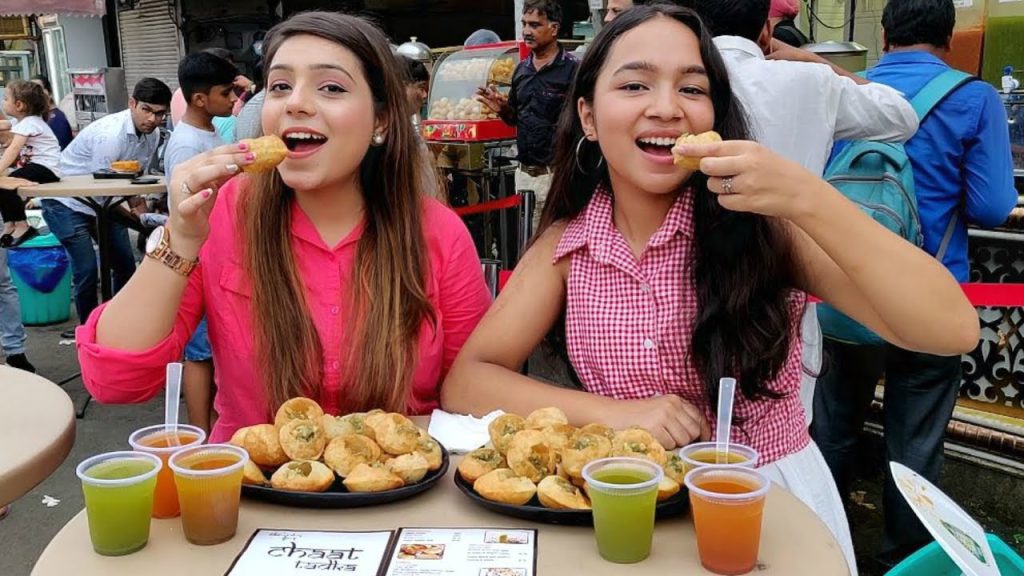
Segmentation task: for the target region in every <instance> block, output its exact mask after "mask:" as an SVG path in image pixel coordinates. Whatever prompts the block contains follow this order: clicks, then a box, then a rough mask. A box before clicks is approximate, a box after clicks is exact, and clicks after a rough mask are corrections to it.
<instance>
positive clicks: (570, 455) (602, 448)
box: [562, 432, 612, 479]
mask: <svg viewBox="0 0 1024 576" xmlns="http://www.w3.org/2000/svg"><path fill="white" fill-rule="evenodd" d="M611 451H612V443H611V441H610V440H608V438H606V437H604V436H601V435H599V434H593V433H590V432H583V433H581V434H577V435H576V438H575V439H574V440H573V441H572V442H570V443H569V446H567V447H566V449H565V451H564V452H562V466H563V467H564V468H565V473H566V474H568V475H569V477H570V478H573V479H576V478H582V477H583V467H584V466H586V465H587V464H588V463H590V462H591V461H592V460H597V459H598V458H605V457H607V456H608V455H609V454H611Z"/></svg>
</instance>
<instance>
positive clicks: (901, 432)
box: [811, 0, 1017, 564]
mask: <svg viewBox="0 0 1024 576" xmlns="http://www.w3.org/2000/svg"><path fill="white" fill-rule="evenodd" d="M955 19H956V15H955V11H954V8H953V0H889V2H888V4H886V6H885V10H884V11H883V14H882V28H883V29H884V41H885V51H886V54H885V55H884V56H882V59H881V60H880V61H879V62H878V65H877V66H876V67H875V68H874V69H872V70H871V71H870V72H869V73H868V79H870V80H871V81H872V82H879V83H881V84H887V85H889V86H892V87H893V88H895V89H897V90H899V91H901V92H903V94H904V95H905V96H906V97H907V98H913V97H914V96H915V95H916V94H917V93H918V91H919V90H921V88H922V87H924V85H925V84H927V83H928V82H929V81H930V80H932V79H933V78H935V77H936V76H938V75H939V74H940V73H942V72H944V71H945V70H947V69H948V67H947V66H946V64H945V63H943V61H942V60H941V56H942V55H944V54H945V53H946V52H947V51H948V50H949V47H950V39H951V37H952V35H953V25H954V23H955ZM906 151H907V155H908V156H909V157H910V162H911V165H912V166H913V170H914V187H915V189H916V193H917V203H918V210H919V212H920V215H921V225H922V228H923V232H924V249H925V250H927V251H928V252H929V253H930V254H932V255H936V254H937V253H938V251H939V246H940V244H942V242H943V237H944V236H945V235H946V230H947V228H948V227H949V226H950V222H951V220H953V219H955V224H954V226H953V229H952V236H951V237H950V239H949V241H948V242H949V243H948V247H947V249H946V252H945V255H944V256H943V257H942V263H943V264H944V265H945V266H946V268H948V269H949V271H950V273H952V274H953V276H955V277H956V278H957V280H959V281H960V282H966V281H967V280H968V274H969V270H968V260H967V224H974V225H977V226H980V227H983V228H992V227H995V226H998V225H999V224H1002V223H1003V221H1005V220H1006V217H1007V216H1008V215H1009V213H1010V210H1012V209H1013V207H1014V205H1015V204H1016V202H1017V192H1016V191H1015V190H1014V186H1013V164H1012V160H1011V157H1010V141H1009V130H1008V128H1007V122H1006V113H1005V111H1004V109H1003V105H1002V102H1001V100H1000V98H999V94H998V93H997V92H996V90H995V89H994V88H993V87H992V86H990V85H988V84H986V83H984V82H981V81H971V82H968V83H966V84H964V85H962V86H960V87H959V88H958V89H956V90H955V91H954V92H952V93H951V94H950V95H949V96H947V97H946V98H945V99H944V100H943V101H942V102H940V103H939V104H938V105H937V106H936V107H935V108H934V109H933V110H932V112H931V114H929V115H928V116H927V117H926V118H925V119H924V121H923V122H921V126H920V128H919V130H918V132H917V134H916V135H915V136H914V137H913V138H911V139H910V140H909V141H908V142H907V143H906ZM825 350H826V354H827V355H828V356H826V357H830V358H831V361H832V362H831V368H830V370H829V371H828V373H826V374H825V375H824V377H823V378H820V379H819V380H818V388H817V391H816V394H815V402H814V422H813V424H812V427H811V432H812V435H813V436H814V439H815V440H816V441H817V443H818V445H819V447H820V448H821V450H822V453H823V454H824V456H825V460H826V461H827V462H828V464H829V467H830V468H831V469H832V474H833V476H835V478H836V484H837V485H838V486H839V491H840V494H843V495H846V494H849V486H850V480H851V479H852V478H851V476H852V472H853V466H854V465H855V464H856V442H857V438H858V436H859V433H860V431H861V430H862V427H863V424H864V417H865V416H866V414H867V408H868V406H869V405H870V403H871V400H872V398H873V396H874V388H875V384H876V383H877V382H878V379H879V377H880V376H881V375H882V374H883V373H884V374H885V378H886V381H885V413H884V424H885V442H886V452H887V458H886V460H895V461H897V462H901V463H903V464H905V465H906V466H908V467H910V468H911V469H913V470H915V471H916V472H918V473H920V474H921V475H923V476H925V477H926V478H928V479H929V480H931V481H932V482H935V481H936V480H937V479H938V477H939V475H940V473H941V471H942V463H943V440H944V435H945V429H946V425H947V424H948V423H949V419H950V418H951V417H952V414H953V407H954V404H955V403H956V398H957V395H958V393H959V388H960V382H961V360H960V357H959V356H955V357H941V356H932V355H929V354H921V353H917V352H911V351H908V350H902V349H900V348H897V347H895V346H892V345H888V346H886V347H884V348H881V347H870V346H851V345H846V344H840V343H838V342H835V341H831V340H828V339H827V338H826V340H825ZM886 472H888V470H886ZM883 504H884V509H885V524H886V534H885V540H884V542H883V545H882V546H883V550H882V554H881V556H880V557H879V559H880V560H881V561H882V562H883V563H885V564H890V563H896V562H898V561H899V560H900V559H902V558H903V557H904V556H906V555H907V554H909V553H910V552H913V551H914V550H915V549H917V548H919V547H920V546H922V545H924V544H925V543H927V542H928V541H930V540H931V537H930V536H929V534H928V533H927V531H925V529H924V527H923V526H922V525H921V524H920V522H918V520H917V518H916V517H915V515H914V513H913V511H911V510H910V508H909V507H908V506H907V505H906V503H905V502H904V500H903V498H902V497H901V496H900V494H899V492H898V490H897V489H896V487H895V485H894V484H893V482H892V479H891V478H889V479H887V481H886V485H885V493H884V500H883Z"/></svg>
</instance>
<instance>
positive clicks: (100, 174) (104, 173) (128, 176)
mask: <svg viewBox="0 0 1024 576" xmlns="http://www.w3.org/2000/svg"><path fill="white" fill-rule="evenodd" d="M141 175H142V171H141V170H140V171H138V172H119V171H117V170H111V169H110V168H100V169H99V170H97V171H95V172H93V173H92V177H93V178H94V179H96V180H133V179H135V178H138V177H139V176H141Z"/></svg>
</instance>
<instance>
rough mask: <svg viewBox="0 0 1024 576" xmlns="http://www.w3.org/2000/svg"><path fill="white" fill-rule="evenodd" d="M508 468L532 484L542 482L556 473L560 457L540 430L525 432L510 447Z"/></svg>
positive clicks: (515, 438)
mask: <svg viewBox="0 0 1024 576" xmlns="http://www.w3.org/2000/svg"><path fill="white" fill-rule="evenodd" d="M506 458H507V460H508V467H509V468H510V469H511V470H512V471H513V472H515V473H516V474H517V475H519V476H524V477H526V478H528V479H529V480H530V481H531V482H540V481H541V480H542V479H543V478H544V477H545V476H548V475H551V474H554V473H555V466H556V465H557V464H558V455H557V453H556V452H555V450H554V449H553V448H552V447H551V445H550V444H548V443H547V441H546V440H545V438H544V433H543V432H541V431H540V430H523V431H522V432H520V433H518V434H516V435H515V437H514V438H512V443H511V444H509V446H508V454H507V455H506Z"/></svg>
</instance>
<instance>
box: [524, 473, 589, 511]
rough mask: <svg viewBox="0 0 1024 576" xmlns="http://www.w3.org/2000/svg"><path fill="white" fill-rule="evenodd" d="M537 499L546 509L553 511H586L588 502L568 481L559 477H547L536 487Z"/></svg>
mask: <svg viewBox="0 0 1024 576" xmlns="http://www.w3.org/2000/svg"><path fill="white" fill-rule="evenodd" d="M537 499H538V500H540V503H541V504H542V505H544V506H545V507H547V508H554V509H555V510H588V509H590V502H589V501H588V500H587V497H586V496H584V495H583V493H582V492H580V489H579V488H577V487H575V486H573V485H572V484H571V483H570V482H569V481H568V480H566V479H565V478H562V477H560V476H548V477H547V478H545V479H543V480H541V481H540V484H538V485H537Z"/></svg>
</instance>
